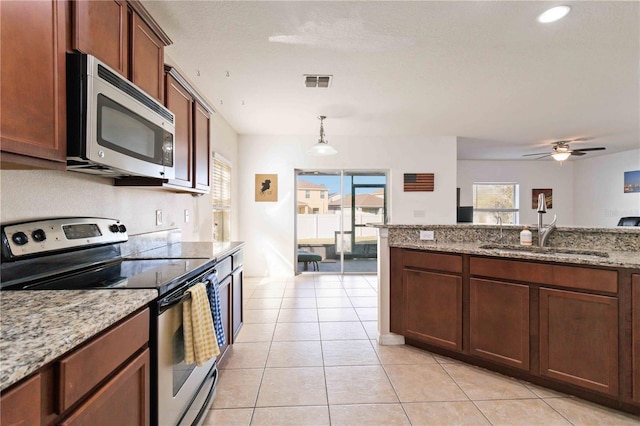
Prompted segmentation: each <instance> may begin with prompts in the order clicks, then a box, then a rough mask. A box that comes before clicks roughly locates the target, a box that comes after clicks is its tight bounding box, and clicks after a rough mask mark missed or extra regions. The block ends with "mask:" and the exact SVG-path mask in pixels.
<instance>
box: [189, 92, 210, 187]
mask: <svg viewBox="0 0 640 426" xmlns="http://www.w3.org/2000/svg"><path fill="white" fill-rule="evenodd" d="M193 138H194V140H193V145H194V148H195V157H194V160H193V161H194V167H195V178H194V179H195V188H196V189H201V190H205V191H208V190H209V187H210V186H211V164H210V160H211V150H210V146H211V144H210V138H209V112H208V111H207V110H206V109H204V108H203V107H202V105H200V104H199V103H198V102H194V104H193Z"/></svg>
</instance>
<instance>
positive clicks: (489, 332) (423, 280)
mask: <svg viewBox="0 0 640 426" xmlns="http://www.w3.org/2000/svg"><path fill="white" fill-rule="evenodd" d="M521 229H522V228H521V227H508V226H506V227H502V229H500V228H499V227H494V226H478V225H436V226H413V225H396V226H393V225H391V226H386V227H380V232H379V235H380V237H379V241H378V244H379V248H378V253H379V256H380V260H379V271H378V272H379V279H380V289H379V302H380V304H379V324H378V328H379V336H378V340H379V342H380V343H381V344H401V343H405V342H406V343H407V344H410V345H413V346H417V347H421V348H424V349H427V350H430V351H432V352H435V353H440V354H442V355H446V356H451V357H453V358H457V359H459V360H462V361H464V362H468V363H471V364H475V365H478V366H481V367H485V368H489V369H492V370H495V371H498V372H501V373H503V374H508V375H511V376H514V377H518V378H521V379H525V380H528V381H531V382H534V383H537V384H540V385H543V386H547V387H550V388H554V389H557V390H560V391H563V392H566V393H570V394H574V395H577V396H580V397H583V398H585V399H590V400H592V401H595V402H599V403H602V404H605V405H609V406H612V407H615V408H618V409H622V410H625V411H629V412H635V413H639V412H640V357H639V355H640V346H639V339H640V254H639V251H638V250H639V249H640V230H637V229H601V230H599V229H593V228H561V229H559V230H557V232H556V233H554V234H553V235H552V237H554V238H553V239H550V240H549V244H550V245H549V247H545V248H543V249H539V248H538V249H536V248H525V249H524V250H523V248H521V247H519V246H518V245H516V242H517V241H518V239H517V237H518V233H519V231H520V230H521ZM421 230H430V231H434V239H433V240H429V241H423V240H421V239H420V231H421ZM534 234H535V229H534ZM535 242H536V241H535V239H534V243H535Z"/></svg>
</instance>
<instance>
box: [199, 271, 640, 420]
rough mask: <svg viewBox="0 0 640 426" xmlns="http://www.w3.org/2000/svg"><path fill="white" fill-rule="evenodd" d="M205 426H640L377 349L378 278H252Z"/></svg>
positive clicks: (525, 388) (480, 374)
mask: <svg viewBox="0 0 640 426" xmlns="http://www.w3.org/2000/svg"><path fill="white" fill-rule="evenodd" d="M243 291H244V309H245V310H244V322H245V324H244V326H243V328H242V330H241V332H240V334H239V336H238V340H237V343H235V344H234V345H233V347H231V348H230V349H229V352H228V353H227V355H226V356H225V359H224V360H222V362H221V365H220V366H219V368H220V380H219V382H218V389H217V395H216V398H215V401H214V404H213V407H212V409H211V411H210V412H209V413H208V415H207V417H206V419H205V422H204V424H206V425H330V424H331V425H545V426H546V425H572V424H573V425H631V424H633V425H640V419H638V418H637V417H634V416H631V415H627V414H624V413H621V412H617V411H613V410H609V409H607V408H604V407H601V406H598V405H595V404H591V403H589V402H585V401H583V400H580V399H578V398H574V397H570V396H567V395H564V394H560V393H557V392H554V391H550V390H547V389H543V388H540V387H537V386H534V385H532V384H530V383H526V382H523V381H520V380H516V379H512V378H509V377H505V376H502V375H499V374H496V373H492V372H490V371H487V370H483V369H479V368H476V367H472V366H469V365H465V364H463V363H459V362H457V361H454V360H451V359H448V358H444V357H441V356H438V355H435V354H430V353H429V352H425V351H421V350H419V349H415V348H412V347H409V346H379V345H378V344H377V343H376V341H375V337H376V334H377V323H376V319H377V316H376V315H377V311H376V306H377V285H376V277H375V276H374V275H345V276H340V275H331V276H329V275H301V276H298V277H296V278H284V279H275V278H269V279H265V278H263V279H252V278H245V283H244V288H243Z"/></svg>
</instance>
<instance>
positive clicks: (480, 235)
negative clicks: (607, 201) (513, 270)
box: [384, 225, 640, 251]
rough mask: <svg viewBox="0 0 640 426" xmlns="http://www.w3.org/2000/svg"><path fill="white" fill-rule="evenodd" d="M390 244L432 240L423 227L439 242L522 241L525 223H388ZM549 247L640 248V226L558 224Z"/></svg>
mask: <svg viewBox="0 0 640 426" xmlns="http://www.w3.org/2000/svg"><path fill="white" fill-rule="evenodd" d="M384 228H388V229H389V245H391V246H393V245H402V244H406V243H421V244H425V243H427V244H428V243H429V241H421V240H420V230H430V231H434V237H435V240H434V241H433V243H434V244H437V243H474V242H478V243H498V244H520V231H522V229H523V226H515V225H504V226H502V239H501V238H500V226H498V225H387V226H384ZM529 229H530V230H531V233H532V234H533V244H534V245H537V244H538V232H537V226H530V227H529ZM546 246H548V247H573V248H579V249H588V250H605V251H640V229H636V228H632V227H625V228H582V227H558V228H557V229H556V230H554V231H553V233H552V234H551V235H550V236H549V239H548V240H547V243H546Z"/></svg>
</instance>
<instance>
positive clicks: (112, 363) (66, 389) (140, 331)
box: [59, 309, 149, 412]
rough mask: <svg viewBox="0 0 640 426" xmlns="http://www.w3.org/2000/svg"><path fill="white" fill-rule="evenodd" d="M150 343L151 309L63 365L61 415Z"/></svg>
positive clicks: (120, 325) (125, 323)
mask: <svg viewBox="0 0 640 426" xmlns="http://www.w3.org/2000/svg"><path fill="white" fill-rule="evenodd" d="M148 341H149V309H145V310H144V311H142V312H140V313H139V314H137V315H135V316H134V317H133V318H131V319H128V320H127V321H125V322H123V323H121V324H119V325H117V326H116V327H114V328H112V329H111V330H110V331H108V332H106V333H105V334H103V335H102V336H100V337H99V338H97V339H96V340H94V341H92V342H91V343H88V344H86V345H84V346H83V347H81V348H80V349H78V350H76V351H75V352H73V353H72V354H71V355H68V356H66V357H64V358H63V359H62V360H61V361H60V381H59V383H60V385H59V386H60V388H59V395H60V396H59V398H60V399H59V409H60V410H59V412H64V411H65V410H67V409H68V408H69V407H71V406H72V405H73V404H74V403H76V402H77V401H78V400H79V399H80V398H82V397H83V396H84V395H86V394H87V393H88V392H89V391H91V389H93V388H94V387H95V386H96V385H97V384H99V383H100V382H101V381H103V380H104V379H105V378H107V377H108V376H109V375H110V374H111V373H112V372H113V371H114V370H116V369H117V368H118V367H119V366H120V365H122V364H123V363H124V362H125V361H126V360H127V359H128V358H129V357H130V356H131V355H132V354H134V353H135V352H137V351H138V349H140V348H141V347H143V346H144V345H145V344H146V343H147V342H148Z"/></svg>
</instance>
